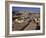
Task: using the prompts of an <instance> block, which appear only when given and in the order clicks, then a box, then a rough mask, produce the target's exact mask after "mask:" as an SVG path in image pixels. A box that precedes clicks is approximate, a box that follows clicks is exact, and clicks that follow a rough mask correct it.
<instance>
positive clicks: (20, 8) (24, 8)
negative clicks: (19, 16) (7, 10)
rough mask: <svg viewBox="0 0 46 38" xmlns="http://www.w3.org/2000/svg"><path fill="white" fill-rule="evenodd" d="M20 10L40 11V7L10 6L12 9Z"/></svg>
mask: <svg viewBox="0 0 46 38" xmlns="http://www.w3.org/2000/svg"><path fill="white" fill-rule="evenodd" d="M22 10H28V11H31V12H33V13H40V8H35V7H12V11H22Z"/></svg>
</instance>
